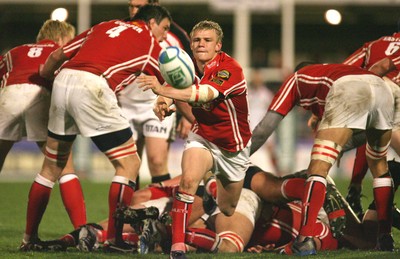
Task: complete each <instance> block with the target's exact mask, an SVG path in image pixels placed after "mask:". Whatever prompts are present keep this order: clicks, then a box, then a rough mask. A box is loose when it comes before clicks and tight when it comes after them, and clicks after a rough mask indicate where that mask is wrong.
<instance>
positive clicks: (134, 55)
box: [62, 20, 164, 92]
mask: <svg viewBox="0 0 400 259" xmlns="http://www.w3.org/2000/svg"><path fill="white" fill-rule="evenodd" d="M63 50H64V53H65V55H66V56H67V57H68V58H69V61H67V62H66V63H65V64H64V65H63V66H62V68H70V69H77V70H82V71H87V72H90V73H93V74H96V75H99V76H102V77H104V78H105V79H106V80H107V82H108V84H109V86H110V88H111V89H113V90H114V91H115V92H118V91H119V90H122V89H123V88H124V87H125V86H127V85H129V84H130V83H132V82H133V81H134V80H135V79H136V76H137V75H139V74H140V73H141V72H143V73H145V74H147V75H155V76H156V77H157V79H158V81H159V82H160V83H161V84H163V83H164V79H163V77H162V76H161V73H160V70H159V67H158V55H159V53H160V51H161V47H160V45H159V43H158V42H157V40H156V38H155V37H154V36H153V34H152V33H151V31H150V30H149V28H148V27H147V25H146V24H145V23H144V22H142V21H132V22H124V21H121V20H112V21H107V22H102V23H100V24H98V25H95V26H93V27H92V28H91V29H90V30H88V31H86V32H83V33H82V34H80V35H78V36H77V37H76V38H75V39H74V40H72V41H71V42H70V43H68V44H67V45H66V46H64V47H63Z"/></svg>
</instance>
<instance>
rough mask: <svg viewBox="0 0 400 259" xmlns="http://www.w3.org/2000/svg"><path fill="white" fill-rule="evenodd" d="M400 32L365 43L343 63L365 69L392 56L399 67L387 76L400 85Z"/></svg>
mask: <svg viewBox="0 0 400 259" xmlns="http://www.w3.org/2000/svg"><path fill="white" fill-rule="evenodd" d="M399 50H400V33H394V34H393V35H392V36H383V37H381V38H379V39H377V40H374V41H370V42H367V43H365V44H364V45H363V46H362V47H361V48H359V49H358V50H356V51H355V52H354V53H353V54H351V55H350V56H349V57H348V58H347V59H346V60H345V61H344V62H343V63H344V64H348V65H353V66H358V67H362V68H365V69H369V68H371V67H372V66H373V65H374V64H375V63H376V62H378V61H380V60H381V59H383V58H385V57H388V58H391V59H392V61H393V63H394V64H395V65H396V67H397V69H396V70H394V71H392V72H389V73H388V74H387V75H386V76H387V77H388V78H390V79H391V80H392V81H393V82H395V83H397V84H399V85H400V51H399Z"/></svg>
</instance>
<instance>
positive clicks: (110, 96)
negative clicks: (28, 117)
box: [49, 69, 129, 137]
mask: <svg viewBox="0 0 400 259" xmlns="http://www.w3.org/2000/svg"><path fill="white" fill-rule="evenodd" d="M126 128H129V123H128V120H127V119H126V118H125V117H124V116H123V114H122V111H121V108H120V107H119V106H118V102H117V97H116V96H115V94H114V92H113V91H112V90H111V88H110V87H109V86H108V84H107V81H106V80H105V79H104V78H102V77H100V76H97V75H94V74H92V73H89V72H85V71H79V70H73V69H62V70H61V72H60V73H59V74H58V75H57V76H56V78H55V80H54V85H53V92H52V96H51V108H50V119H49V130H50V131H51V132H53V133H55V134H58V135H76V134H81V135H82V136H84V137H94V136H99V135H103V134H107V133H111V132H115V131H119V130H122V129H126Z"/></svg>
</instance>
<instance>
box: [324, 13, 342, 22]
mask: <svg viewBox="0 0 400 259" xmlns="http://www.w3.org/2000/svg"><path fill="white" fill-rule="evenodd" d="M325 20H326V21H327V22H328V23H329V24H332V25H338V24H340V22H341V21H342V15H341V14H340V13H339V11H337V10H335V9H330V10H328V11H326V12H325Z"/></svg>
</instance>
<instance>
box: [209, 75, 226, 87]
mask: <svg viewBox="0 0 400 259" xmlns="http://www.w3.org/2000/svg"><path fill="white" fill-rule="evenodd" d="M211 82H214V83H216V84H217V85H219V86H221V85H222V84H223V83H224V82H225V81H224V80H222V79H221V78H218V77H214V78H212V79H211Z"/></svg>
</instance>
